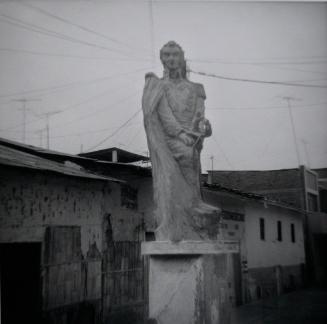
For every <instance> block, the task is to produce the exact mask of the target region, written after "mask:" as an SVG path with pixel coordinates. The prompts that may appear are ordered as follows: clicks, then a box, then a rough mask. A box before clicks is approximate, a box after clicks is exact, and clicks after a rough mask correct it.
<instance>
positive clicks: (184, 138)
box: [179, 132, 194, 146]
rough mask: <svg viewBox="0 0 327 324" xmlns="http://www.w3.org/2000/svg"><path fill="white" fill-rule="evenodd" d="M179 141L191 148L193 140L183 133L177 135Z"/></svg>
mask: <svg viewBox="0 0 327 324" xmlns="http://www.w3.org/2000/svg"><path fill="white" fill-rule="evenodd" d="M179 139H180V140H181V141H182V142H183V143H184V144H185V145H187V146H192V145H193V144H194V139H193V138H192V137H191V136H190V135H187V134H186V133H184V132H182V133H180V134H179Z"/></svg>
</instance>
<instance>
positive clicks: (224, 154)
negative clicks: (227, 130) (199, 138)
mask: <svg viewBox="0 0 327 324" xmlns="http://www.w3.org/2000/svg"><path fill="white" fill-rule="evenodd" d="M211 138H212V139H213V140H214V141H215V143H216V144H217V147H218V149H219V151H220V152H221V153H222V155H223V158H224V159H225V161H226V162H227V164H228V165H229V167H230V168H231V170H234V169H235V168H234V167H233V165H232V163H231V161H230V160H229V158H228V157H227V155H226V153H225V152H224V150H223V148H222V147H221V145H220V144H219V143H218V141H217V140H216V138H215V137H214V136H213V135H211Z"/></svg>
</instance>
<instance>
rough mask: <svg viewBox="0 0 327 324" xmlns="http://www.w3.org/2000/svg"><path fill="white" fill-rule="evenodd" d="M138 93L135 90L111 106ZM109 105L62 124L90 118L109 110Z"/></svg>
mask: <svg viewBox="0 0 327 324" xmlns="http://www.w3.org/2000/svg"><path fill="white" fill-rule="evenodd" d="M138 93H139V90H137V91H134V92H133V93H131V94H130V95H129V96H127V97H124V98H122V99H120V100H118V101H116V102H114V103H112V104H111V105H110V106H109V107H112V106H114V105H118V104H121V103H122V102H125V101H127V100H129V99H130V98H132V97H134V96H135V95H137V94H138ZM109 107H108V106H106V107H104V108H101V109H97V110H95V111H92V112H91V113H90V114H87V115H83V116H81V117H79V118H76V119H73V120H70V121H68V122H67V123H62V124H61V125H69V124H72V123H75V122H76V121H80V120H83V119H85V118H88V117H93V116H95V115H96V114H98V113H99V112H103V111H106V110H108V108H109Z"/></svg>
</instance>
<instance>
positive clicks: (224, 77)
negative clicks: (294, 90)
mask: <svg viewBox="0 0 327 324" xmlns="http://www.w3.org/2000/svg"><path fill="white" fill-rule="evenodd" d="M189 71H190V72H191V73H194V74H198V75H203V76H208V77H212V78H217V79H221V80H229V81H240V82H250V83H261V84H272V85H284V86H291V87H305V88H322V89H325V88H327V85H313V84H298V83H292V82H282V81H264V80H254V79H242V78H232V77H226V76H222V75H217V74H213V73H205V72H198V71H194V70H189Z"/></svg>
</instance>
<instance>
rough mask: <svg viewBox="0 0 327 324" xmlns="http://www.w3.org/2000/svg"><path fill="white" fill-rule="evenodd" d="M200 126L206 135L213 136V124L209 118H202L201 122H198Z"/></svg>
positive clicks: (202, 132)
mask: <svg viewBox="0 0 327 324" xmlns="http://www.w3.org/2000/svg"><path fill="white" fill-rule="evenodd" d="M198 128H199V131H200V132H201V134H202V135H203V136H204V137H208V136H211V134H212V129H211V124H210V122H209V120H208V119H205V118H203V119H202V120H200V121H199V124H198Z"/></svg>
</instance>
